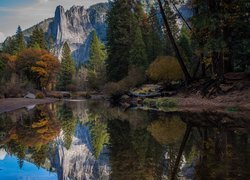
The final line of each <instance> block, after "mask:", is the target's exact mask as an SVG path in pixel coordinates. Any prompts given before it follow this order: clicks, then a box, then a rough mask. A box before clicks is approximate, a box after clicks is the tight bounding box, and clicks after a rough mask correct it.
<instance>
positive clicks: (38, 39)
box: [29, 26, 48, 50]
mask: <svg viewBox="0 0 250 180" xmlns="http://www.w3.org/2000/svg"><path fill="white" fill-rule="evenodd" d="M29 47H32V48H38V49H39V48H41V49H46V50H47V49H48V48H47V43H46V39H45V35H44V32H43V30H42V29H41V28H38V27H37V26H36V27H35V29H34V30H33V31H32V35H31V37H30V43H29Z"/></svg>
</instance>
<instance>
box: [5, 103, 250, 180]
mask: <svg viewBox="0 0 250 180" xmlns="http://www.w3.org/2000/svg"><path fill="white" fill-rule="evenodd" d="M249 129H250V118H249V117H247V116H246V115H245V116H244V114H241V115H240V116H237V115H236V114H235V113H227V114H215V113H208V112H203V113H198V114H197V113H157V112H149V111H142V110H135V109H130V110H127V111H125V110H124V109H122V108H118V107H111V106H110V105H109V104H108V103H106V102H103V101H79V102H69V101H68V102H60V103H56V104H50V105H38V106H36V107H35V108H33V109H30V110H27V109H20V110H17V111H14V112H10V113H5V114H1V115H0V179H1V180H5V179H6V180H11V179H36V180H37V179H38V180H39V179H41V180H42V179H44V180H45V179H46V180H47V179H94V180H96V179H114V180H120V179H121V180H123V179H124V180H130V179H131V180H134V179H140V180H141V179H142V180H144V179H202V180H203V179H249V176H250V162H249V161H250V148H249V137H250V133H249Z"/></svg>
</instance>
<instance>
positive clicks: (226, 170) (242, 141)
mask: <svg viewBox="0 0 250 180" xmlns="http://www.w3.org/2000/svg"><path fill="white" fill-rule="evenodd" d="M203 131H204V137H203V139H202V145H203V146H202V148H200V149H199V150H200V151H201V156H200V161H199V165H198V167H197V174H196V176H197V179H247V178H248V177H249V175H250V173H249V169H250V165H249V157H250V155H249V149H248V147H247V146H248V137H249V135H247V134H245V133H243V134H238V133H237V131H236V132H234V131H230V130H228V129H224V128H211V127H210V128H204V130H203Z"/></svg>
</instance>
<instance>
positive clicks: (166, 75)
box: [148, 56, 184, 83]
mask: <svg viewBox="0 0 250 180" xmlns="http://www.w3.org/2000/svg"><path fill="white" fill-rule="evenodd" d="M148 76H149V77H150V79H152V80H154V81H157V82H163V83H169V82H171V81H178V80H182V79H183V78H184V75H183V72H182V70H181V67H180V65H179V63H178V61H177V59H176V58H175V57H171V56H160V57H157V58H156V60H155V61H154V62H153V63H151V64H150V66H149V68H148Z"/></svg>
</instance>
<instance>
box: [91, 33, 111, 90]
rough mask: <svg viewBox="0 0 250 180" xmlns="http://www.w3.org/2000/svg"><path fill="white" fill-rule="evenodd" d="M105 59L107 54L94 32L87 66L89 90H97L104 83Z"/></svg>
mask: <svg viewBox="0 0 250 180" xmlns="http://www.w3.org/2000/svg"><path fill="white" fill-rule="evenodd" d="M106 59H107V52H106V49H105V46H104V44H103V43H101V41H100V40H99V38H98V37H97V34H96V32H95V31H94V32H93V37H92V43H91V47H90V59H89V64H88V81H89V85H90V86H91V88H94V89H99V88H100V87H101V86H102V85H104V83H105V82H106V65H105V60H106Z"/></svg>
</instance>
